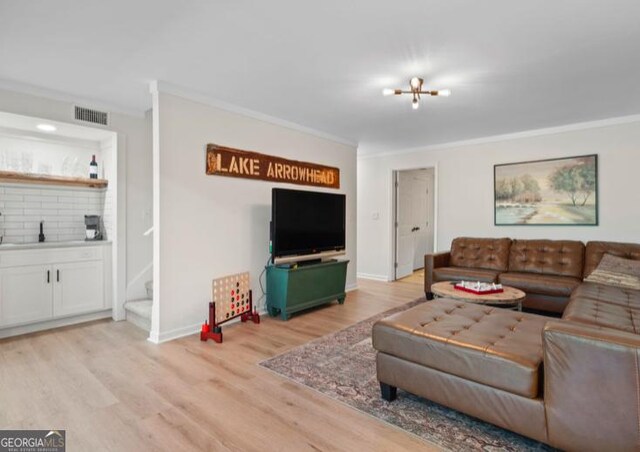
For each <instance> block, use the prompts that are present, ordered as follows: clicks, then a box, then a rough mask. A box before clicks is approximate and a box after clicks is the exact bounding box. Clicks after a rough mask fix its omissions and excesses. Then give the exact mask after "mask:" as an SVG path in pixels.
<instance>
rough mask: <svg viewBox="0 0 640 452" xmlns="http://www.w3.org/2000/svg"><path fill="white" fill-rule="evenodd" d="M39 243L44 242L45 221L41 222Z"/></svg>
mask: <svg viewBox="0 0 640 452" xmlns="http://www.w3.org/2000/svg"><path fill="white" fill-rule="evenodd" d="M38 242H40V243H42V242H44V220H42V221H41V222H40V235H38Z"/></svg>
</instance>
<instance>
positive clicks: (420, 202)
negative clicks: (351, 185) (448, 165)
mask: <svg viewBox="0 0 640 452" xmlns="http://www.w3.org/2000/svg"><path fill="white" fill-rule="evenodd" d="M431 252H433V170H432V169H421V170H410V171H398V172H397V173H396V279H400V278H404V277H405V276H408V275H410V274H411V273H413V271H414V270H417V269H420V268H422V267H424V255H425V254H427V253H431Z"/></svg>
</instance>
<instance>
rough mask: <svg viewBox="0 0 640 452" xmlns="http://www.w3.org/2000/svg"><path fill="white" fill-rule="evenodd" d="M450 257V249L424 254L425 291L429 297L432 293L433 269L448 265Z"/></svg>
mask: <svg viewBox="0 0 640 452" xmlns="http://www.w3.org/2000/svg"><path fill="white" fill-rule="evenodd" d="M450 258H451V252H450V251H445V252H442V253H435V254H425V255H424V291H425V293H426V294H427V297H429V295H428V294H430V293H431V284H433V269H434V268H439V267H448V266H449V259H450Z"/></svg>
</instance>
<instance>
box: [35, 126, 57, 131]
mask: <svg viewBox="0 0 640 452" xmlns="http://www.w3.org/2000/svg"><path fill="white" fill-rule="evenodd" d="M36 127H37V128H38V130H42V131H43V132H55V131H56V130H58V128H57V127H56V126H52V125H51V124H38V125H37V126H36Z"/></svg>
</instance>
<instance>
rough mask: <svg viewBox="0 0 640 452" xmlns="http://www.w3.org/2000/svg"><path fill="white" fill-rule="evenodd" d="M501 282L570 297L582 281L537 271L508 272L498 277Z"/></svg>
mask: <svg viewBox="0 0 640 452" xmlns="http://www.w3.org/2000/svg"><path fill="white" fill-rule="evenodd" d="M498 280H499V281H500V283H501V284H505V285H507V286H511V287H515V288H517V289H520V290H523V291H524V292H525V293H537V294H541V295H552V296H556V297H569V296H571V292H573V290H574V289H575V288H576V287H578V286H579V285H580V283H581V282H582V281H581V280H580V279H579V278H572V277H570V276H554V275H540V274H537V273H521V272H507V273H501V274H500V276H499V277H498Z"/></svg>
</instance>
